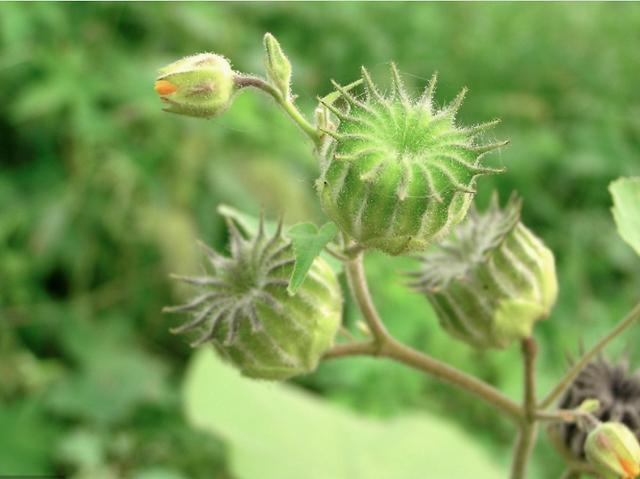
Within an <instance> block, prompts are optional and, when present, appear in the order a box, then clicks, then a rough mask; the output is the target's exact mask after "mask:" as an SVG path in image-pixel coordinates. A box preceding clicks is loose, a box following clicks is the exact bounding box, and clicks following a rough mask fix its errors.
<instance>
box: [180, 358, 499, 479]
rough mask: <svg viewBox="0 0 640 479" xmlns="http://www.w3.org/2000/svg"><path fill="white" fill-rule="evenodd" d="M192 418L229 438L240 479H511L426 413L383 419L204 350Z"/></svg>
mask: <svg viewBox="0 0 640 479" xmlns="http://www.w3.org/2000/svg"><path fill="white" fill-rule="evenodd" d="M183 393H184V401H185V409H186V415H187V417H188V419H189V421H191V422H192V423H193V424H194V425H195V426H197V427H200V428H203V429H206V430H208V431H210V432H212V433H214V434H216V435H219V436H221V437H222V438H224V439H226V440H227V441H228V443H229V446H230V462H231V469H232V471H233V473H234V474H236V475H237V477H238V478H239V479H300V478H302V477H304V478H305V479H389V478H393V479H416V478H421V477H422V478H429V479H450V478H454V477H471V475H473V477H474V479H483V478H492V479H494V478H497V477H503V475H504V474H503V473H501V471H500V470H499V469H498V468H497V467H496V465H495V464H494V463H493V462H492V461H491V460H490V459H489V458H488V457H487V452H486V451H484V450H483V449H482V448H481V447H479V446H478V445H477V443H474V439H473V438H471V437H469V436H467V435H466V434H465V433H463V432H462V431H460V430H458V429H457V428H456V427H455V426H453V425H452V424H450V423H448V422H447V421H446V420H443V419H440V418H437V417H433V416H430V415H427V414H424V413H420V414H411V415H405V416H402V417H398V418H396V419H393V420H387V421H380V420H375V419H369V418H364V417H359V416H356V415H355V414H353V413H350V412H348V411H345V410H340V409H337V408H336V407H335V406H332V405H330V404H328V403H326V402H323V401H322V400H319V399H317V398H315V397H313V396H311V395H309V394H306V393H304V392H302V391H300V390H297V389H294V388H292V387H290V386H287V385H284V384H275V383H269V382H260V381H254V380H249V379H245V378H243V377H241V376H240V375H239V374H238V373H237V372H236V371H235V370H233V369H231V368H229V367H228V366H226V365H225V364H223V363H222V362H221V361H220V360H218V359H217V358H216V356H215V355H214V353H213V351H211V350H206V349H203V350H201V351H200V352H198V353H197V354H196V355H195V356H194V358H193V360H192V363H191V366H190V368H189V372H188V374H187V378H186V382H185V385H184V390H183Z"/></svg>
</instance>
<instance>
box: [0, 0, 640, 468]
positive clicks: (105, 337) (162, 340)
mask: <svg viewBox="0 0 640 479" xmlns="http://www.w3.org/2000/svg"><path fill="white" fill-rule="evenodd" d="M265 31H271V32H272V33H274V34H275V35H276V36H277V37H278V38H279V40H280V42H281V43H282V45H283V47H284V49H285V51H287V52H288V53H289V55H290V57H291V60H292V62H293V64H294V90H295V92H296V93H297V94H298V95H299V100H298V101H299V104H300V105H301V107H302V108H303V109H305V111H307V112H309V113H310V112H312V110H313V107H314V103H315V96H316V95H317V94H321V95H322V94H326V93H328V92H329V91H330V86H329V85H330V83H329V80H330V78H335V79H336V80H337V81H339V82H342V83H347V82H349V81H352V80H354V79H355V78H356V77H357V76H358V72H359V67H360V65H361V64H364V65H366V66H367V67H369V68H370V69H371V70H372V72H373V74H374V76H375V77H376V78H378V79H379V80H380V81H381V82H382V83H384V82H386V79H387V77H388V62H389V61H390V60H394V61H396V62H397V63H398V64H399V66H400V68H401V70H402V71H403V72H404V73H405V74H406V79H407V83H408V84H409V85H410V86H411V87H413V88H415V89H416V90H417V89H418V88H420V87H421V86H422V85H423V84H424V83H425V81H426V79H427V78H428V77H430V76H431V74H432V72H433V71H434V70H437V71H438V72H439V74H440V83H439V89H438V92H437V99H438V101H439V102H440V103H444V102H445V101H447V100H449V99H451V98H453V96H454V95H455V93H457V91H458V90H459V89H460V88H462V87H463V86H465V85H466V86H468V87H469V88H470V94H469V95H468V100H467V101H466V102H465V105H464V106H463V109H462V111H461V114H460V119H461V121H462V122H463V123H476V122H480V121H483V120H488V119H492V118H501V119H502V120H503V122H502V124H501V125H500V126H499V127H498V128H497V130H496V131H495V136H496V138H497V139H502V138H508V139H510V140H511V145H510V146H509V147H508V148H505V149H504V150H503V151H502V152H501V153H500V154H498V155H494V156H493V160H491V161H490V163H492V164H493V165H495V166H502V165H503V166H506V167H507V168H508V172H507V173H506V174H504V175H501V176H498V177H495V178H491V179H486V178H483V179H482V180H481V181H480V183H479V191H480V195H479V200H478V201H479V203H480V204H481V205H484V204H486V202H487V199H488V196H489V194H490V192H491V191H492V189H493V188H497V189H498V190H499V191H500V192H501V194H502V196H503V197H506V195H507V194H508V193H509V192H510V191H511V190H514V189H516V190H518V191H519V192H520V193H521V195H522V196H523V197H524V200H525V208H524V220H525V222H526V223H527V224H528V225H529V226H530V227H532V228H533V229H534V230H535V231H536V232H537V233H538V234H539V235H540V236H541V237H542V238H543V239H544V240H545V241H546V242H547V243H548V244H549V246H551V247H552V249H553V250H554V251H555V252H556V257H557V262H558V269H559V276H560V284H561V293H560V298H559V302H558V305H557V307H556V309H555V311H554V313H553V315H552V317H551V318H550V319H549V320H547V321H546V322H544V323H543V324H540V325H539V327H538V328H537V334H538V336H539V338H540V342H541V343H542V354H541V362H540V377H541V379H540V386H541V389H542V390H543V391H544V390H545V389H548V388H549V387H550V386H551V385H552V382H553V380H554V378H556V377H558V376H559V374H560V373H561V372H562V370H563V368H564V367H565V364H566V363H565V355H566V354H567V353H570V354H571V353H573V354H575V353H576V352H577V351H578V349H579V344H580V343H581V342H584V344H591V343H592V342H593V341H594V340H595V339H596V338H597V337H598V336H600V335H601V334H602V333H603V332H604V331H605V330H607V329H608V328H609V327H610V326H611V325H612V324H613V323H614V322H615V321H616V320H618V319H619V318H620V317H621V316H622V314H623V313H624V312H625V310H626V309H628V308H629V307H630V305H631V303H632V302H633V300H634V299H635V298H634V294H637V291H638V289H639V287H640V274H638V269H639V266H640V263H639V262H638V259H637V257H635V256H634V253H633V251H632V249H631V248H629V247H628V246H627V245H625V244H624V243H623V242H622V241H621V240H620V239H619V238H618V237H617V236H616V232H615V228H614V224H613V220H612V218H611V215H610V212H609V208H610V203H611V201H610V197H609V194H608V191H607V185H608V183H609V182H610V181H611V180H613V179H615V178H617V177H618V176H621V175H633V174H635V175H637V174H638V171H639V165H640V163H639V156H638V151H640V97H639V94H638V87H637V83H638V78H639V77H640V65H639V63H638V51H637V47H638V45H639V44H640V6H639V5H638V4H599V3H598V4H504V3H499V4H414V3H406V4H405V3H394V4H391V3H375V4H364V3H340V4H303V3H286V4H284V3H278V4H275V3H273V4H269V3H259V4H258V3H256V4H252V3H242V4H240V3H239V4H199V3H198V4H195V3H180V4H170V3H162V4H152V3H143V4H121V3H114V4H52V3H47V4H40V3H36V4H28V5H26V4H13V3H3V4H0V78H1V79H2V86H3V95H2V101H0V212H1V214H0V474H18V473H43V472H59V473H65V474H68V475H69V476H70V477H75V478H82V477H91V478H100V477H126V478H129V477H133V478H145V479H149V478H156V479H160V478H165V479H166V478H173V479H175V478H205V477H207V478H211V477H213V478H230V477H233V471H231V469H230V467H229V466H228V464H229V462H228V452H227V449H228V448H227V445H226V444H225V441H224V440H223V439H221V438H217V437H216V436H215V435H208V434H206V433H204V432H202V431H199V430H196V429H195V428H193V427H191V426H190V425H189V424H188V422H187V420H186V419H185V417H184V414H183V412H182V405H181V396H180V387H181V383H182V380H183V376H184V370H185V366H186V362H187V360H188V359H189V357H190V355H191V354H192V352H191V351H190V350H189V348H188V347H187V346H186V345H185V344H184V341H182V340H181V339H178V338H175V337H172V336H171V335H169V334H168V331H167V330H168V327H169V326H171V325H173V324H174V323H173V322H172V321H173V318H168V317H166V316H163V315H161V314H160V313H159V311H160V309H161V307H162V306H163V305H165V304H168V303H174V302H176V301H179V300H180V299H181V298H182V297H183V296H184V294H185V291H184V290H181V289H172V288H173V287H174V286H173V285H172V284H170V282H169V281H168V280H167V275H168V273H169V272H177V273H190V272H193V271H194V270H196V269H197V268H199V264H200V257H199V254H198V252H197V250H196V248H195V247H194V241H195V239H196V238H202V239H204V240H206V241H207V242H209V243H211V244H213V245H215V246H217V247H218V248H223V247H224V244H225V233H224V229H223V227H222V223H221V221H220V218H219V217H218V216H217V215H216V214H215V208H216V206H217V205H218V204H219V203H221V202H224V203H227V204H230V205H233V206H234V207H237V208H240V209H243V210H245V211H247V212H249V213H254V214H255V213H256V212H257V211H258V209H259V205H260V204H265V205H267V208H268V210H269V211H272V212H275V211H277V210H280V209H286V218H287V221H289V222H296V221H299V220H309V219H313V220H315V221H316V223H317V224H321V223H322V222H323V221H324V219H323V217H322V214H321V212H320V210H319V208H318V205H317V201H316V199H315V197H314V194H313V188H312V184H313V180H314V179H315V177H316V175H317V167H316V163H315V160H314V158H313V156H312V154H311V151H310V145H309V144H308V143H306V142H305V140H304V139H303V138H302V136H301V135H300V134H299V132H298V131H297V130H296V128H295V127H294V126H292V125H291V124H289V123H288V121H287V120H286V118H285V117H284V116H283V114H282V113H281V112H279V111H277V109H276V108H274V107H273V105H271V104H270V100H268V99H266V98H263V97H260V96H259V95H257V94H251V93H244V94H242V95H241V96H239V97H238V98H237V100H236V102H235V103H234V105H233V107H232V108H231V110H230V111H229V112H228V113H227V114H226V115H225V116H223V117H221V118H218V119H214V120H211V121H201V120H195V119H189V118H182V117H177V116H173V115H167V114H164V113H162V112H161V111H160V109H161V105H160V104H159V101H158V99H157V97H156V96H155V93H154V92H153V89H152V86H153V79H154V75H155V71H156V69H157V68H158V67H159V66H162V65H164V64H166V63H169V62H170V61H172V60H174V59H176V58H179V57H182V56H184V55H187V54H191V53H195V52H201V51H216V52H219V53H223V54H224V55H226V56H227V57H228V58H230V59H231V60H232V62H233V64H234V67H235V68H236V69H238V70H242V71H247V72H262V46H261V38H262V35H263V33H264V32H265ZM412 264H413V260H411V259H410V258H402V259H393V260H391V259H388V258H385V257H383V256H382V255H379V254H374V255H372V257H371V258H370V260H369V261H368V263H367V266H368V269H369V274H370V279H371V283H372V289H373V292H374V294H375V297H376V302H377V304H378V305H379V307H380V310H381V313H382V314H383V316H384V318H385V319H386V321H387V322H388V323H389V326H390V329H391V330H392V332H393V333H394V334H396V335H397V336H398V337H399V338H401V339H403V340H404V341H407V342H409V343H411V344H413V345H414V346H416V347H419V348H421V349H424V350H427V351H429V352H431V353H432V354H433V355H435V356H437V357H439V358H442V359H445V360H447V361H449V362H451V363H453V364H455V365H456V366H459V367H462V368H464V369H465V370H467V371H470V372H473V373H475V374H477V375H479V376H481V377H483V378H484V379H486V380H488V381H491V382H492V383H493V384H496V385H497V386H499V387H500V388H502V389H504V390H505V391H506V392H507V393H508V394H510V395H512V396H513V397H518V396H519V392H520V370H519V366H518V364H519V363H518V361H517V357H518V351H517V348H511V349H509V350H507V351H504V352H499V353H494V354H484V353H480V352H477V351H473V350H471V349H470V348H468V347H466V346H464V345H462V344H458V343H456V342H454V341H453V340H451V339H450V338H448V337H447V336H445V334H444V333H443V332H441V331H440V330H439V329H438V327H437V324H436V321H435V318H434V315H433V313H432V311H431V310H430V308H429V306H428V304H427V302H426V301H425V300H424V299H423V298H421V297H419V296H416V295H414V294H411V293H410V292H409V291H408V290H407V288H406V287H405V286H404V285H403V281H404V280H403V278H402V276H401V274H400V273H401V272H402V271H406V270H407V269H408V268H410V267H411V266H412ZM346 308H347V312H348V316H347V321H348V323H349V324H353V323H354V322H355V321H356V320H357V317H356V313H355V311H354V308H353V306H352V305H351V304H347V305H346ZM638 339H640V334H639V333H638V331H634V332H632V333H630V334H629V335H628V336H627V337H625V339H624V340H623V341H620V342H618V343H617V344H616V345H615V347H613V348H612V355H613V356H614V357H619V356H620V354H623V353H626V354H628V355H629V357H630V359H631V360H632V362H634V363H635V364H637V361H638V359H640V357H639V354H638V353H637V352H636V348H634V347H633V345H635V344H637V341H638ZM296 383H297V385H298V386H300V387H303V388H305V389H307V390H309V391H311V392H312V393H313V394H315V395H318V396H322V397H324V398H326V399H327V400H328V401H330V402H332V403H334V404H336V405H337V406H336V407H342V408H351V409H355V410H357V411H359V412H360V413H362V414H367V415H372V416H378V417H392V416H396V415H398V414H400V413H403V412H408V411H417V410H418V411H419V410H422V411H428V412H430V413H432V414H438V415H441V416H443V417H444V418H447V420H449V421H450V422H451V423H452V424H455V425H457V426H458V427H463V428H465V429H466V430H467V432H468V434H470V435H472V436H473V437H474V438H475V440H477V441H478V442H480V443H481V444H482V446H483V447H484V448H485V449H486V454H487V455H489V456H490V457H492V458H493V459H494V460H495V461H496V462H498V463H499V464H503V465H506V464H507V463H508V459H509V448H510V441H511V438H512V433H513V431H512V430H511V427H510V425H509V424H507V423H506V422H505V421H504V420H502V419H501V418H499V417H496V416H495V414H493V412H492V411H490V410H488V409H487V408H486V407H484V405H482V404H478V403H477V401H475V400H473V399H472V398H469V397H467V396H465V395H462V394H458V393H456V392H454V391H452V390H451V389H450V388H448V387H445V386H442V385H441V384H439V383H437V382H434V381H432V380H429V379H426V378H424V377H422V376H420V375H419V374H415V373H413V372H411V371H408V370H406V369H404V368H402V367H400V366H395V365H393V364H389V363H384V362H376V361H369V360H359V359H350V360H344V361H342V362H334V363H331V364H326V365H323V366H322V367H321V368H320V370H319V371H318V372H317V373H315V374H313V375H311V376H308V377H304V378H301V379H299V380H297V381H296ZM228 413H229V414H230V415H233V414H238V415H242V414H243V411H241V410H237V411H232V410H230V411H229V412H228ZM423 442H424V447H425V448H431V447H437V444H438V438H437V437H429V438H424V439H423ZM451 459H452V460H458V459H459V458H456V457H452V458H451ZM274 460H278V459H277V458H275V459H274ZM282 460H286V458H285V457H283V458H282ZM535 462H536V464H535V470H536V471H537V472H536V477H541V478H542V477H545V478H546V477H554V475H557V474H558V471H559V467H560V465H559V462H558V459H557V457H556V456H555V454H554V453H553V451H552V450H551V449H550V447H548V446H546V445H541V447H540V448H539V449H538V450H537V452H536V457H535ZM425 474H426V475H425V476H424V477H427V476H428V472H427V471H425ZM429 477H430V476H429ZM434 479H439V478H434Z"/></svg>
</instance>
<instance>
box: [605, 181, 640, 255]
mask: <svg viewBox="0 0 640 479" xmlns="http://www.w3.org/2000/svg"><path fill="white" fill-rule="evenodd" d="M609 191H610V192H611V196H612V197H613V208H612V209H611V211H612V213H613V218H614V219H615V221H616V225H617V227H618V233H619V234H620V236H621V237H622V239H623V240H625V241H626V242H627V243H628V244H629V245H630V246H631V247H632V248H633V249H634V250H635V251H636V253H638V254H639V255H640V177H633V178H619V179H617V180H616V181H614V182H612V183H611V184H610V185H609Z"/></svg>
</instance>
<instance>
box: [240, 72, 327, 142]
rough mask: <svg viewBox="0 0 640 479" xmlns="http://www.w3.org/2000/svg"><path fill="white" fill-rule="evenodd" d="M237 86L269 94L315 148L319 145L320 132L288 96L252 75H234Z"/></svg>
mask: <svg viewBox="0 0 640 479" xmlns="http://www.w3.org/2000/svg"><path fill="white" fill-rule="evenodd" d="M234 81H235V84H236V86H237V87H238V88H246V87H253V88H257V89H258V90H262V91H263V92H265V93H267V94H268V95H271V97H273V99H274V100H275V101H276V102H277V103H278V105H280V106H281V107H282V109H283V110H284V111H285V112H286V113H287V115H289V117H290V118H291V119H292V120H293V121H294V123H295V124H296V125H298V126H299V127H300V128H301V129H302V131H303V132H304V133H305V134H306V135H307V136H308V137H309V138H310V139H311V140H312V141H313V143H314V145H315V146H316V148H319V147H320V143H321V138H322V137H321V134H320V132H319V131H318V130H317V128H316V127H314V126H313V125H312V124H311V123H309V122H308V121H307V119H306V118H305V117H304V115H303V114H302V113H301V112H300V110H298V108H296V106H295V105H294V104H293V102H292V101H291V99H290V98H284V97H283V96H282V95H281V94H280V92H279V91H278V90H276V89H275V88H274V87H273V86H272V85H270V84H269V83H268V82H266V81H265V80H263V79H262V78H260V77H257V76H252V75H236V76H235V78H234Z"/></svg>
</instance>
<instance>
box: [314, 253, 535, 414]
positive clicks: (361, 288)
mask: <svg viewBox="0 0 640 479" xmlns="http://www.w3.org/2000/svg"><path fill="white" fill-rule="evenodd" d="M345 270H346V273H347V278H348V281H349V286H350V288H351V292H352V294H353V297H354V298H355V300H356V302H357V304H358V307H359V308H360V310H361V312H362V315H363V317H364V319H365V321H366V322H367V325H368V326H369V329H370V330H371V334H372V336H373V340H372V341H370V342H355V343H349V344H341V345H337V346H335V347H334V348H333V349H332V350H330V351H329V352H328V353H327V354H326V355H325V359H334V358H339V357H345V356H358V355H370V356H382V357H386V358H389V359H393V360H395V361H398V362H400V363H402V364H405V365H407V366H409V367H412V368H414V369H417V370H419V371H422V372H425V373H427V374H429V375H430V376H433V377H435V378H438V379H440V380H442V381H444V382H447V383H449V384H452V385H454V386H456V387H459V388H461V389H463V390H465V391H468V392H470V393H471V394H474V395H475V396H477V397H479V398H481V399H483V400H484V401H485V402H487V403H488V404H490V405H492V406H493V407H495V408H496V409H498V410H499V411H501V412H502V413H504V414H505V415H506V416H508V417H510V418H511V419H512V420H514V421H516V422H517V423H522V422H523V420H524V413H523V409H522V408H521V407H520V406H519V405H518V404H517V403H515V402H514V401H512V400H511V399H509V398H508V397H506V396H505V395H504V394H502V393H501V392H500V391H498V390H497V389H495V388H494V387H493V386H491V385H489V384H487V383H485V382H484V381H481V380H479V379H477V378H475V377H473V376H471V375H469V374H467V373H464V372H462V371H460V370H458V369H456V368H453V367H451V366H449V365H447V364H445V363H443V362H441V361H438V360H437V359H434V358H432V357H430V356H428V355H426V354H424V353H421V352H419V351H416V350H415V349H412V348H410V347H408V346H406V345H404V344H402V343H400V342H399V341H397V340H396V339H394V338H393V337H392V336H391V335H390V334H389V332H388V331H387V329H386V328H385V326H384V324H383V322H382V320H381V318H380V315H379V314H378V312H377V310H376V308H375V306H374V304H373V301H372V299H371V293H370V292H369V287H368V285H367V280H366V277H365V273H364V265H363V258H362V254H361V253H360V254H358V255H357V256H356V257H355V258H354V259H353V260H351V261H349V262H347V263H346V265H345Z"/></svg>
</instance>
